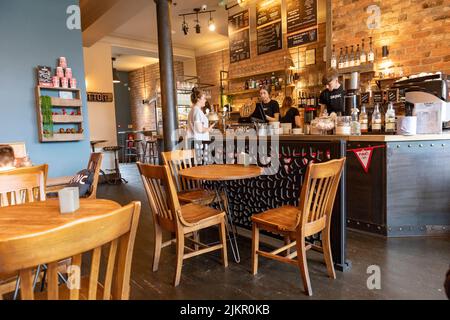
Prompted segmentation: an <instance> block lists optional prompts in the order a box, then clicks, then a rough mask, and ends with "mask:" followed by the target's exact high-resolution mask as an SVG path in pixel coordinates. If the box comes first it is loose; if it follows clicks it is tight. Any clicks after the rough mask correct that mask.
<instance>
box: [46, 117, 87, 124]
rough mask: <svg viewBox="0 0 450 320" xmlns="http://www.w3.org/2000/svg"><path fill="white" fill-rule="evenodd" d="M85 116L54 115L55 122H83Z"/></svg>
mask: <svg viewBox="0 0 450 320" xmlns="http://www.w3.org/2000/svg"><path fill="white" fill-rule="evenodd" d="M82 122H83V116H80V115H76V116H72V115H53V123H82Z"/></svg>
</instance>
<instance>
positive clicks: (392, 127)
mask: <svg viewBox="0 0 450 320" xmlns="http://www.w3.org/2000/svg"><path fill="white" fill-rule="evenodd" d="M353 122H358V123H359V127H360V132H361V133H368V132H369V130H370V132H372V133H386V134H395V132H396V120H395V109H394V105H393V104H392V103H389V104H388V107H387V110H386V113H384V114H383V113H382V111H380V105H379V104H378V103H377V104H375V107H374V110H373V112H372V114H371V119H370V121H369V114H368V112H367V110H366V105H365V104H363V105H362V106H361V112H360V113H359V110H358V109H356V108H355V109H353V111H352V123H353ZM369 124H370V127H369ZM352 131H353V130H352Z"/></svg>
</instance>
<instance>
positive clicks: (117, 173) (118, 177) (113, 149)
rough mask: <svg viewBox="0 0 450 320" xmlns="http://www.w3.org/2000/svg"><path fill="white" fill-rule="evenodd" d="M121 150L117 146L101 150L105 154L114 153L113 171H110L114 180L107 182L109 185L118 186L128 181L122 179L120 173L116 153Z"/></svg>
mask: <svg viewBox="0 0 450 320" xmlns="http://www.w3.org/2000/svg"><path fill="white" fill-rule="evenodd" d="M121 149H122V147H119V146H112V147H104V148H103V150H104V151H105V152H114V169H112V170H110V171H113V172H114V179H111V180H112V181H111V180H109V181H108V182H109V183H111V184H119V183H122V182H124V183H128V181H127V180H126V179H125V178H123V177H122V174H121V173H120V166H119V158H118V156H117V155H118V153H119V151H120V150H121Z"/></svg>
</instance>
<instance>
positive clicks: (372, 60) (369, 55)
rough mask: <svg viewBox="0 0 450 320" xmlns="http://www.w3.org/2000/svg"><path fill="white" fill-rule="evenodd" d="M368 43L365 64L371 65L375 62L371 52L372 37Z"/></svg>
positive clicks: (373, 54)
mask: <svg viewBox="0 0 450 320" xmlns="http://www.w3.org/2000/svg"><path fill="white" fill-rule="evenodd" d="M369 39H370V43H369V53H368V54H367V62H369V63H372V62H374V61H375V53H374V52H373V48H372V37H369Z"/></svg>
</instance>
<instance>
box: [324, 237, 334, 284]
mask: <svg viewBox="0 0 450 320" xmlns="http://www.w3.org/2000/svg"><path fill="white" fill-rule="evenodd" d="M322 249H323V257H324V259H325V263H326V265H327V271H328V276H329V277H330V278H332V279H336V272H335V271H334V265H333V256H332V254H331V243H330V232H329V230H327V229H325V230H323V232H322Z"/></svg>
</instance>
